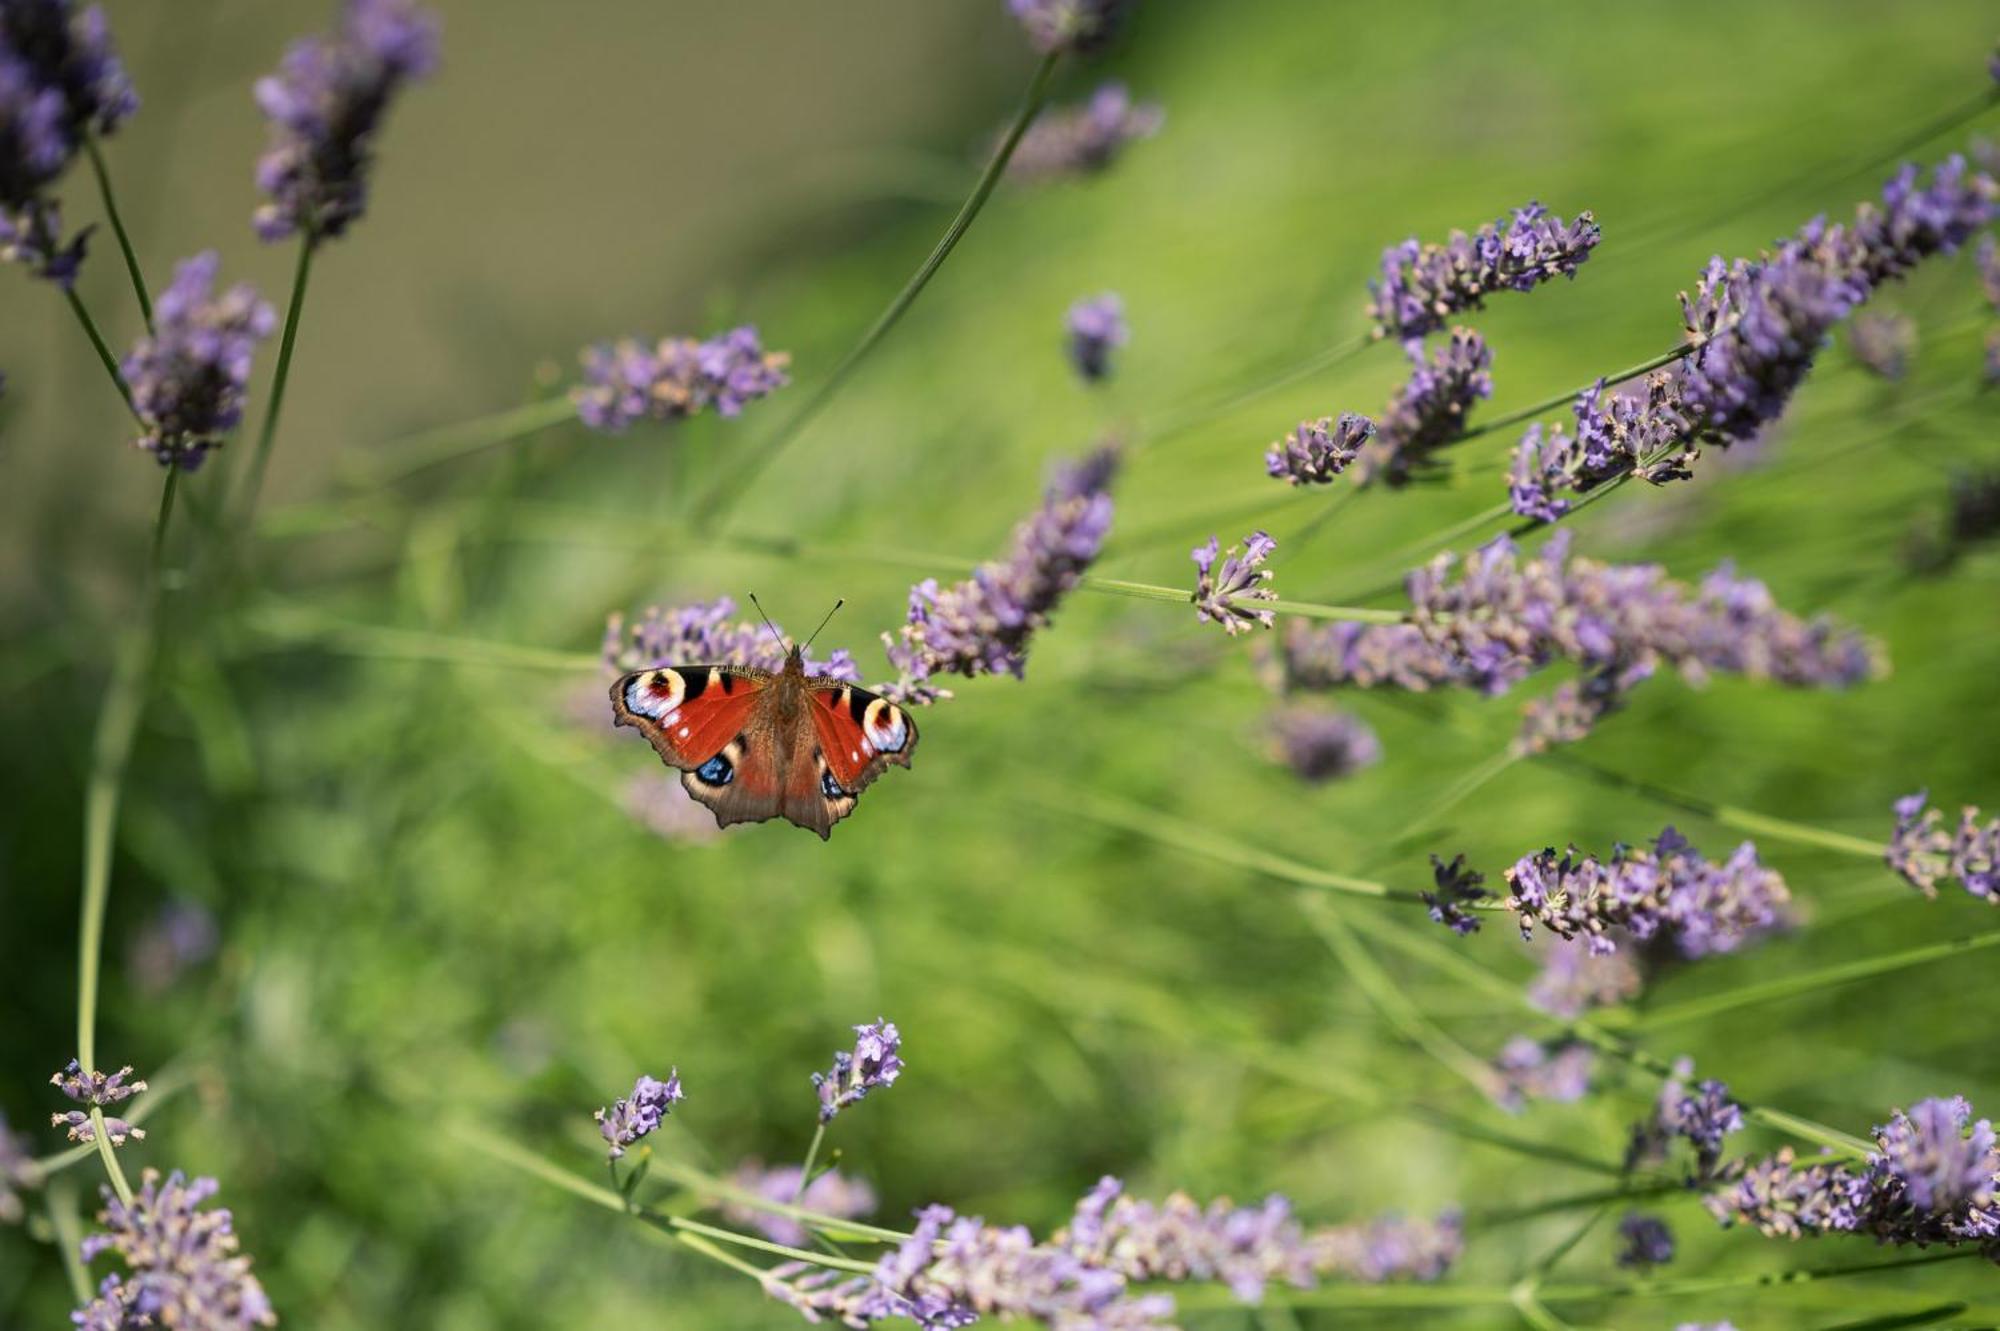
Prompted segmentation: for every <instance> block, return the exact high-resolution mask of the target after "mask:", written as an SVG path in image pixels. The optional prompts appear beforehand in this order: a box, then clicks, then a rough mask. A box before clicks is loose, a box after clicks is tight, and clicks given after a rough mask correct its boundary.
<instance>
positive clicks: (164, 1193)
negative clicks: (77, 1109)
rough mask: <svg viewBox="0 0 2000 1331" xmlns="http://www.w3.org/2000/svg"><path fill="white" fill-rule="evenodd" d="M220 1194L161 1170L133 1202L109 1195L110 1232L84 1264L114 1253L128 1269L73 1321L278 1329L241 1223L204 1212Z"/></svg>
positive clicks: (211, 1185)
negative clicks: (244, 1245) (245, 1248)
mask: <svg viewBox="0 0 2000 1331" xmlns="http://www.w3.org/2000/svg"><path fill="white" fill-rule="evenodd" d="M215 1192H216V1183H215V1180H214V1179H212V1178H198V1179H195V1180H193V1181H191V1182H190V1181H189V1180H188V1179H186V1178H185V1177H184V1176H183V1175H181V1174H180V1173H179V1172H178V1171H176V1172H175V1173H173V1174H169V1175H168V1176H167V1177H166V1178H165V1179H164V1180H163V1179H162V1178H161V1177H160V1174H159V1171H158V1170H154V1169H148V1170H147V1171H145V1173H144V1174H143V1175H142V1176H141V1179H140V1185H139V1192H138V1194H137V1195H136V1196H135V1197H134V1198H133V1199H132V1201H131V1202H130V1203H126V1202H121V1201H119V1200H118V1199H117V1198H116V1197H115V1196H113V1195H112V1192H111V1190H110V1189H109V1188H106V1189H104V1210H103V1211H102V1212H100V1213H99V1215H98V1222H99V1223H100V1224H101V1225H103V1226H104V1232H103V1233H100V1234H93V1235H91V1236H90V1237H88V1238H86V1239H84V1241H83V1246H82V1257H83V1261H84V1264H85V1265H89V1264H90V1263H92V1262H94V1261H96V1260H97V1258H98V1257H99V1256H100V1255H102V1254H103V1253H106V1252H113V1253H116V1254H117V1255H118V1256H119V1257H120V1258H122V1259H123V1260H124V1262H125V1267H126V1269H125V1271H124V1272H123V1273H121V1274H116V1275H109V1276H106V1277H105V1278H104V1281H103V1283H102V1284H100V1285H99V1286H98V1287H97V1297H96V1298H95V1299H93V1300H91V1301H90V1302H88V1303H86V1304H85V1305H84V1306H83V1307H82V1308H80V1309H78V1310H77V1311H76V1312H75V1313H74V1314H72V1317H71V1320H72V1321H74V1322H75V1323H76V1325H77V1326H78V1327H80V1328H83V1331H121V1329H122V1328H126V1327H139V1326H161V1327H175V1328H188V1329H189V1331H193V1328H202V1329H203V1331H249V1328H251V1327H256V1326H275V1325H276V1324H277V1321H278V1317H277V1313H276V1312H275V1311H274V1310H273V1309H272V1307H271V1301H270V1299H269V1298H268V1297H266V1295H265V1293H264V1287H263V1285H261V1284H260V1283H258V1280H257V1277H256V1276H254V1275H252V1274H251V1272H250V1259H249V1258H248V1257H246V1256H244V1255H243V1254H242V1252H241V1251H240V1247H241V1245H240V1243H239V1241H238V1240H237V1237H236V1228H235V1222H234V1220H233V1219H232V1218H231V1216H230V1214H229V1212H228V1211H227V1210H225V1209H223V1208H221V1207H216V1208H213V1209H203V1203H205V1202H207V1201H208V1200H209V1199H210V1198H211V1197H213V1196H214V1195H215Z"/></svg>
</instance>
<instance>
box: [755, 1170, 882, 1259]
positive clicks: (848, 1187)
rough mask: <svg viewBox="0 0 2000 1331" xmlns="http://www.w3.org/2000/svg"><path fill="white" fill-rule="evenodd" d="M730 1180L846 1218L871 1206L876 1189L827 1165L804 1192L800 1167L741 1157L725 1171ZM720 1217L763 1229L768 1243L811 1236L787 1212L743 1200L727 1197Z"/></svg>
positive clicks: (796, 1242)
mask: <svg viewBox="0 0 2000 1331" xmlns="http://www.w3.org/2000/svg"><path fill="white" fill-rule="evenodd" d="M729 1181H730V1183H731V1184H733V1185H734V1186H735V1187H736V1188H738V1189H740V1190H742V1191H743V1192H747V1193H753V1194H755V1195H756V1196H759V1197H762V1198H765V1199H766V1200H768V1201H774V1202H782V1203H784V1204H786V1205H788V1206H789V1205H793V1204H794V1200H793V1199H794V1198H796V1199H797V1201H796V1205H798V1206H801V1207H803V1208H805V1209H806V1210H808V1211H813V1212H817V1213H818V1214H820V1215H828V1216H835V1217H838V1218H840V1219H843V1220H844V1219H849V1218H852V1217H855V1216H864V1215H867V1214H869V1213H870V1212H872V1211H874V1209H875V1190H874V1189H873V1188H871V1187H869V1186H868V1185H867V1184H866V1183H864V1182H863V1181H862V1180H860V1179H856V1178H849V1177H848V1176H847V1175H845V1174H843V1173H841V1172H840V1171H839V1170H837V1169H829V1170H826V1171H825V1172H823V1173H820V1174H817V1175H815V1176H814V1177H813V1180H812V1182H810V1183H808V1184H807V1185H806V1188H805V1191H804V1192H803V1193H801V1192H800V1191H799V1167H798V1166H797V1165H784V1166H780V1167H779V1168H776V1169H771V1168H766V1167H765V1165H764V1162H763V1161H761V1160H745V1161H744V1162H743V1163H742V1164H740V1165H738V1166H737V1167H736V1171H735V1172H734V1173H732V1174H731V1175H730V1176H729ZM722 1214H723V1216H724V1217H725V1218H726V1219H727V1220H728V1221H729V1222H730V1223H731V1224H733V1225H737V1226H739V1227H741V1226H748V1227H749V1228H752V1229H755V1230H757V1231H759V1232H760V1233H762V1234H763V1235H764V1237H766V1238H768V1239H770V1240H771V1241H772V1242H773V1243H783V1244H786V1245H788V1246H790V1247H794V1248H796V1247H800V1246H802V1245H803V1244H804V1243H805V1242H806V1240H807V1239H808V1238H809V1237H810V1236H809V1235H808V1234H807V1233H806V1228H805V1226H804V1225H802V1224H800V1223H799V1222H798V1221H796V1220H794V1219H792V1218H791V1217H790V1216H787V1215H779V1214H777V1213H776V1212H773V1211H766V1210H763V1209H762V1208H760V1207H755V1206H751V1205H750V1204H749V1203H747V1202H737V1201H727V1202H724V1203H723V1207H722Z"/></svg>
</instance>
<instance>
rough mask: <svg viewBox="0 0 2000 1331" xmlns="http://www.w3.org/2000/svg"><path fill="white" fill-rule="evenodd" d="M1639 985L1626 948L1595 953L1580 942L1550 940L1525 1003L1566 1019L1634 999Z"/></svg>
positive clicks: (1635, 968) (1634, 965)
mask: <svg viewBox="0 0 2000 1331" xmlns="http://www.w3.org/2000/svg"><path fill="white" fill-rule="evenodd" d="M1641 983H1642V981H1641V977H1640V974H1639V967H1638V965H1637V964H1636V963H1635V962H1634V961H1633V959H1632V950H1631V949H1630V948H1620V949H1618V950H1617V951H1615V952H1596V951H1593V950H1592V949H1591V947H1590V945H1589V944H1588V943H1586V942H1584V941H1583V940H1582V939H1580V938H1553V939H1551V940H1550V943H1549V947H1548V950H1547V951H1546V952H1545V953H1544V954H1543V957H1542V973H1541V974H1540V975H1538V976H1536V977H1535V979H1534V981H1533V982H1532V983H1531V984H1530V985H1529V986H1528V1001H1529V1002H1530V1003H1533V1004H1534V1005H1535V1006H1536V1007H1538V1008H1540V1009H1541V1010H1542V1011H1544V1012H1546V1013H1549V1014H1550V1015H1551V1016H1556V1017H1562V1018H1565V1019H1569V1018H1573V1017H1578V1016H1581V1015H1583V1013H1585V1012H1586V1011H1588V1010H1590V1009H1591V1008H1595V1007H1606V1006H1609V1005H1611V1004H1613V1003H1622V1002H1624V1001H1625V1000H1627V999H1629V998H1634V997H1636V996H1637V995H1638V993H1639V989H1640V987H1641Z"/></svg>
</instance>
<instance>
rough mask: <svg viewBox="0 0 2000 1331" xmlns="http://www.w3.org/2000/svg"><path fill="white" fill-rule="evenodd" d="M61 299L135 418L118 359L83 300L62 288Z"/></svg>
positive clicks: (128, 386)
mask: <svg viewBox="0 0 2000 1331" xmlns="http://www.w3.org/2000/svg"><path fill="white" fill-rule="evenodd" d="M63 297H64V299H66V300H68V301H69V308H70V311H71V312H72V313H74V314H75V315H76V321H77V322H78V323H80V324H82V325H83V333H84V336H85V337H88V338H89V339H90V346H91V350H93V351H95V352H96V353H97V359H98V361H99V362H100V363H101V364H102V365H103V366H104V372H105V373H106V374H108V375H110V376H111V386H112V387H113V388H116V389H117V390H118V396H119V397H121V398H123V399H124V400H125V409H126V410H127V411H129V412H131V413H132V414H133V415H134V416H135V417H136V416H137V415H138V409H137V408H136V407H134V406H133V405H132V386H131V385H130V384H128V383H126V382H125V372H124V371H123V370H120V369H119V368H118V358H117V357H116V356H114V355H112V354H111V348H110V347H109V346H107V345H105V342H104V335H103V334H102V333H100V332H98V331H97V321H96V320H95V319H92V318H91V317H90V311H89V310H87V309H85V308H84V305H83V298H82V297H81V296H78V295H77V294H76V292H75V291H74V290H72V289H71V288H69V287H64V288H63Z"/></svg>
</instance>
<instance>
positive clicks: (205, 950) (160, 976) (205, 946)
mask: <svg viewBox="0 0 2000 1331" xmlns="http://www.w3.org/2000/svg"><path fill="white" fill-rule="evenodd" d="M220 941H221V936H220V934H219V933H218V932H217V930H216V927H215V916H214V915H213V914H211V913H210V912H209V910H208V908H207V907H205V906H203V905H201V904H200V903H199V902H195V901H168V902H165V903H164V904H162V905H161V906H160V908H159V909H158V910H156V911H154V912H153V916H152V918H151V919H149V920H147V921H146V923H145V926H144V927H143V928H141V929H140V931H139V934H138V936H137V937H136V938H134V939H133V940H132V947H131V951H130V953H129V954H128V961H127V969H128V970H130V971H131V974H132V979H133V982H134V983H135V984H137V985H138V987H139V988H140V989H142V990H144V991H145V992H146V993H149V994H160V993H164V992H165V991H166V990H167V989H168V988H170V987H172V985H173V983H174V981H175V980H177V979H179V978H180V976H181V975H182V974H183V973H185V972H186V971H188V970H190V969H191V968H193V967H195V966H199V965H201V964H202V963H203V962H205V961H207V960H208V959H209V958H210V957H212V956H214V955H215V949H216V945H217V944H218V943H219V942H220Z"/></svg>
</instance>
